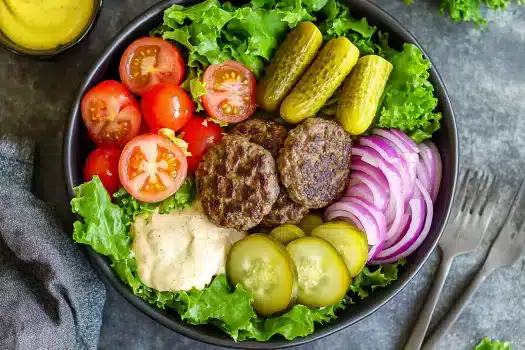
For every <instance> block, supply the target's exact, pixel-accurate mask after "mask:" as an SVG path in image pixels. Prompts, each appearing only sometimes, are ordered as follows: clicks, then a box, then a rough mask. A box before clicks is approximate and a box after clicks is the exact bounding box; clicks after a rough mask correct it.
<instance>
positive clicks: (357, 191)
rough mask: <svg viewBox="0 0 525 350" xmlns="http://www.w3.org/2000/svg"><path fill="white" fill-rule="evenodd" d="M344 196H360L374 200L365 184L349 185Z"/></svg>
mask: <svg viewBox="0 0 525 350" xmlns="http://www.w3.org/2000/svg"><path fill="white" fill-rule="evenodd" d="M345 196H346V197H360V198H364V199H366V200H367V201H369V202H372V203H373V202H374V196H373V195H372V191H370V189H369V188H368V186H367V185H365V184H357V185H354V186H352V187H349V188H348V190H347V191H346V193H345Z"/></svg>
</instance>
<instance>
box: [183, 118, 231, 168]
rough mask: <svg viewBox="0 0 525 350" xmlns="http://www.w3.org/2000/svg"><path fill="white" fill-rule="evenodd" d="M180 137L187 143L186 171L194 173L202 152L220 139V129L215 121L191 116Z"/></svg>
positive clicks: (202, 154)
mask: <svg viewBox="0 0 525 350" xmlns="http://www.w3.org/2000/svg"><path fill="white" fill-rule="evenodd" d="M180 137H181V138H182V139H183V140H184V141H186V142H187V143H188V152H190V153H191V156H189V157H187V159H188V172H189V173H194V172H195V170H196V169H197V166H198V165H199V163H200V161H201V159H202V157H203V156H204V153H206V151H207V150H208V148H210V147H211V146H212V145H214V144H216V143H218V142H219V141H221V139H222V129H221V127H220V126H219V125H217V124H216V123H214V122H212V121H209V120H206V119H204V118H201V117H193V118H191V119H190V121H189V122H188V124H186V125H185V126H184V128H183V129H182V131H181V133H180Z"/></svg>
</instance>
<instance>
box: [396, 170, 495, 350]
mask: <svg viewBox="0 0 525 350" xmlns="http://www.w3.org/2000/svg"><path fill="white" fill-rule="evenodd" d="M493 181H494V179H493V177H492V176H491V175H489V174H486V173H482V172H471V171H462V172H461V174H460V180H459V184H460V187H459V188H460V190H459V193H458V195H457V198H456V201H455V207H454V211H453V213H452V215H451V217H450V221H449V223H448V226H447V229H446V231H445V233H444V234H443V236H442V237H441V239H440V241H439V247H440V248H441V252H442V260H441V264H440V266H439V269H438V273H437V275H436V278H435V280H434V283H433V284H432V289H431V290H430V293H429V295H428V298H427V301H426V302H425V305H424V306H423V309H422V311H421V313H420V314H419V318H418V320H417V322H416V325H415V327H414V328H413V330H412V334H411V336H410V338H409V339H408V342H407V344H406V346H405V350H419V349H420V348H421V345H422V344H423V340H424V339H425V335H426V332H427V329H428V326H429V324H430V320H431V319H432V314H433V313H434V309H435V308H436V304H437V302H438V299H439V295H440V294H441V290H442V289H443V286H444V284H445V280H446V278H447V275H448V273H449V271H450V267H451V266H452V261H453V260H454V258H455V257H456V256H458V255H461V254H465V253H468V252H471V251H473V250H475V249H476V248H477V247H478V245H479V244H480V243H481V241H482V240H483V236H484V234H485V231H486V230H487V227H488V224H489V222H490V219H491V218H492V214H493V212H494V207H495V203H496V200H492V199H491V198H490V195H491V192H492V191H491V189H492V183H493Z"/></svg>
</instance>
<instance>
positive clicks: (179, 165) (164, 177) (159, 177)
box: [118, 134, 188, 203]
mask: <svg viewBox="0 0 525 350" xmlns="http://www.w3.org/2000/svg"><path fill="white" fill-rule="evenodd" d="M118 171H119V177H120V182H122V186H124V188H125V189H126V191H128V192H129V193H130V194H131V195H132V196H133V197H135V198H136V199H138V200H140V201H142V202H146V203H155V202H160V201H162V200H164V199H166V198H168V197H169V196H171V195H172V194H174V193H175V192H177V190H178V189H179V187H180V186H181V185H182V183H183V182H184V179H185V178H186V174H187V171H188V163H187V161H186V157H185V156H184V154H183V153H182V151H181V150H180V148H179V147H177V146H176V145H175V144H174V143H173V142H172V141H171V140H170V139H169V138H167V137H165V136H162V135H158V134H145V135H140V136H137V137H135V138H134V139H133V140H131V141H130V142H129V143H128V144H127V145H126V147H124V150H123V151H122V154H121V156H120V160H119V166H118Z"/></svg>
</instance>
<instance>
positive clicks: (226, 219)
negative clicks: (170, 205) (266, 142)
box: [195, 135, 279, 230]
mask: <svg viewBox="0 0 525 350" xmlns="http://www.w3.org/2000/svg"><path fill="white" fill-rule="evenodd" d="M195 176H196V183H197V191H198V195H199V197H200V199H201V201H202V207H203V209H204V212H205V213H206V215H207V216H208V217H209V218H210V220H211V221H212V222H214V223H215V224H217V225H219V226H222V227H231V228H236V229H239V230H248V229H250V228H252V227H254V226H256V225H258V224H259V223H260V222H261V221H262V219H263V217H264V216H265V215H267V214H268V213H270V210H271V209H272V206H273V205H274V203H275V201H276V200H277V196H278V195H279V181H278V176H277V171H276V166H275V160H274V159H273V157H272V155H271V154H270V152H269V151H267V150H266V149H264V148H263V147H262V146H259V145H257V144H255V143H252V142H249V141H248V139H247V138H245V137H241V136H235V135H227V136H225V137H224V138H223V139H222V141H221V142H220V143H218V144H216V145H215V146H213V147H212V148H211V149H209V150H208V152H206V154H205V155H204V157H203V159H202V161H201V162H200V164H199V167H198V168H197V171H196V173H195Z"/></svg>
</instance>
